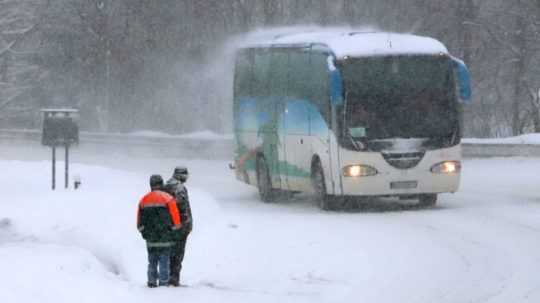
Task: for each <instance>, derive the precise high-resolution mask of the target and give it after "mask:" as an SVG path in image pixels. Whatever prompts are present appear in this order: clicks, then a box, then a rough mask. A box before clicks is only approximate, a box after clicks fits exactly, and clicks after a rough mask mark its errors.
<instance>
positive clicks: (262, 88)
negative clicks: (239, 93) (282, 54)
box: [252, 49, 271, 97]
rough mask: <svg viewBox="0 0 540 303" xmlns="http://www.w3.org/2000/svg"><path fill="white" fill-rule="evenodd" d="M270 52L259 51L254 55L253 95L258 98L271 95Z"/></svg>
mask: <svg viewBox="0 0 540 303" xmlns="http://www.w3.org/2000/svg"><path fill="white" fill-rule="evenodd" d="M270 59H271V57H270V52H269V51H268V50H266V49H258V50H256V51H255V54H254V63H255V64H254V68H253V86H252V93H253V96H256V97H268V96H269V95H270Z"/></svg>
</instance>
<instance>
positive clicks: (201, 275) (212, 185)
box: [0, 145, 540, 303]
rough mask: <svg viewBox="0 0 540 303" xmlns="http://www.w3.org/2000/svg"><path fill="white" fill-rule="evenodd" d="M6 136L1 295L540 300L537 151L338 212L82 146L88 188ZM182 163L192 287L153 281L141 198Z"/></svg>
mask: <svg viewBox="0 0 540 303" xmlns="http://www.w3.org/2000/svg"><path fill="white" fill-rule="evenodd" d="M0 147H2V149H1V150H0V171H2V174H0V184H2V188H3V189H4V199H2V200H1V201H0V268H1V269H2V278H0V302H54V303H64V302H66V303H67V302H69V303H72V302H101V303H107V302H115V303H116V302H130V303H136V302H149V301H151V300H152V301H155V302H157V301H158V300H161V299H163V300H169V301H173V300H178V301H181V300H186V302H392V303H393V302H430V303H431V302H449V303H450V302H451V303H456V302H505V303H506V302H540V275H538V269H539V268H540V254H539V252H540V241H539V240H538V239H539V238H540V189H539V188H540V187H539V186H538V184H539V183H540V182H539V181H540V177H539V176H540V174H538V169H540V161H538V160H537V159H525V158H504V159H502V158H499V159H485V160H466V161H465V163H464V173H463V180H462V188H461V191H460V192H459V193H457V194H455V195H442V196H441V197H440V203H439V204H438V206H437V207H435V208H433V209H423V210H418V209H415V208H412V207H408V206H399V207H397V206H396V205H384V206H376V207H374V208H372V209H369V210H365V209H364V210H352V211H347V212H330V213H328V212H323V211H320V210H319V209H318V208H317V207H316V205H315V204H314V203H313V202H312V201H311V200H310V199H309V198H308V197H303V198H301V199H300V200H299V201H288V202H280V203H277V204H263V203H261V202H259V201H258V198H257V194H256V190H255V189H254V188H251V187H248V186H245V185H243V184H240V183H238V182H237V181H236V180H235V179H234V177H233V174H232V173H231V172H230V171H229V170H228V169H227V167H226V165H227V163H226V162H224V161H210V160H189V161H187V160H180V159H159V158H153V159H140V158H127V157H122V156H119V155H114V156H113V157H111V155H103V154H102V155H88V154H84V152H79V153H76V154H75V157H73V161H74V164H73V165H72V169H71V170H72V173H73V174H75V173H77V174H79V175H80V176H81V178H82V182H83V184H82V188H81V189H80V190H78V191H73V190H67V191H66V190H63V189H60V190H57V191H56V192H52V191H51V190H50V163H49V161H47V160H46V159H47V156H48V150H47V149H31V150H29V149H27V148H24V147H13V146H12V147H9V148H8V147H5V148H4V147H3V146H1V145H0ZM177 164H185V165H188V167H189V169H190V171H191V173H192V174H191V175H192V176H191V179H190V180H189V181H188V184H189V186H190V195H191V199H192V208H193V213H194V216H195V230H194V233H193V234H192V237H191V238H190V242H189V243H188V251H187V254H186V260H185V268H184V271H183V274H184V275H183V279H184V282H185V283H187V284H188V285H189V287H186V288H159V289H147V288H146V287H145V279H146V251H145V246H144V242H143V241H142V239H141V238H140V236H139V234H138V232H137V230H136V229H135V211H136V204H137V201H138V199H139V198H140V196H142V195H143V194H144V193H145V192H146V191H147V187H148V185H147V179H148V176H149V175H150V174H152V173H161V174H163V175H165V176H167V177H168V175H169V174H170V172H171V171H172V168H173V167H174V166H175V165H177ZM58 168H59V173H58V183H59V184H60V185H62V184H63V176H62V174H61V171H62V169H61V168H62V164H61V163H59V166H58Z"/></svg>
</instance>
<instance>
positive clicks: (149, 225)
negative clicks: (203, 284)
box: [137, 175, 182, 287]
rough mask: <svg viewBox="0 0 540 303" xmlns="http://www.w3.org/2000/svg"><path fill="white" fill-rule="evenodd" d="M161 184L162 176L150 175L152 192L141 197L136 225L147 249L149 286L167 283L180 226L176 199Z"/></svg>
mask: <svg viewBox="0 0 540 303" xmlns="http://www.w3.org/2000/svg"><path fill="white" fill-rule="evenodd" d="M163 187H164V186H163V178H162V177H161V176H160V175H152V176H151V177H150V188H151V192H149V193H148V194H146V195H145V196H144V197H143V198H142V199H141V200H140V202H139V207H138V209H137V229H138V230H139V232H140V233H141V234H142V237H143V238H144V239H145V240H146V247H147V250H148V287H156V286H158V285H159V286H168V285H169V277H170V276H169V274H170V270H169V266H170V254H171V248H172V246H173V245H174V243H175V242H174V240H175V239H176V238H177V237H178V236H177V235H176V234H177V233H178V232H179V231H180V228H181V227H182V225H181V222H182V219H181V216H180V214H179V211H178V207H177V206H176V201H175V199H174V197H172V196H171V195H169V194H168V193H166V192H164V191H163ZM158 269H159V272H158ZM158 280H159V284H158V283H157V281H158Z"/></svg>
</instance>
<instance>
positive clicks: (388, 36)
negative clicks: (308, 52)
mask: <svg viewBox="0 0 540 303" xmlns="http://www.w3.org/2000/svg"><path fill="white" fill-rule="evenodd" d="M313 44H319V45H324V46H326V47H328V48H329V50H330V51H331V52H333V53H334V55H335V56H336V57H337V58H338V59H342V58H344V57H370V56H388V55H403V54H405V55H424V54H441V53H443V54H448V50H447V48H446V47H445V46H444V45H443V44H442V43H441V42H439V41H438V40H435V39H433V38H429V37H422V36H416V35H410V34H398V33H388V32H373V31H369V32H366V31H364V32H362V31H335V30H328V31H325V30H319V31H306V32H294V33H286V34H277V35H274V36H270V37H269V36H268V35H260V37H258V38H256V39H253V40H252V41H250V43H248V44H247V45H245V48H257V47H274V46H276V47H277V46H282V47H287V46H289V47H293V46H302V45H304V46H309V45H313Z"/></svg>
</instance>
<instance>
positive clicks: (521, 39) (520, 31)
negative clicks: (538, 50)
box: [512, 15, 527, 136]
mask: <svg viewBox="0 0 540 303" xmlns="http://www.w3.org/2000/svg"><path fill="white" fill-rule="evenodd" d="M515 20H516V36H515V37H516V41H515V42H516V46H517V49H518V50H520V54H519V56H518V57H517V58H516V63H515V74H514V93H513V98H514V99H513V100H512V101H513V104H512V105H513V106H512V134H513V135H514V136H517V135H520V134H521V133H522V132H523V122H522V121H521V110H522V108H521V102H522V98H523V93H524V91H525V87H524V85H523V80H524V77H525V73H526V66H525V64H526V63H525V55H524V54H525V52H526V48H527V41H526V39H525V26H526V24H525V20H524V19H523V18H522V17H521V16H519V15H516V17H515Z"/></svg>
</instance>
